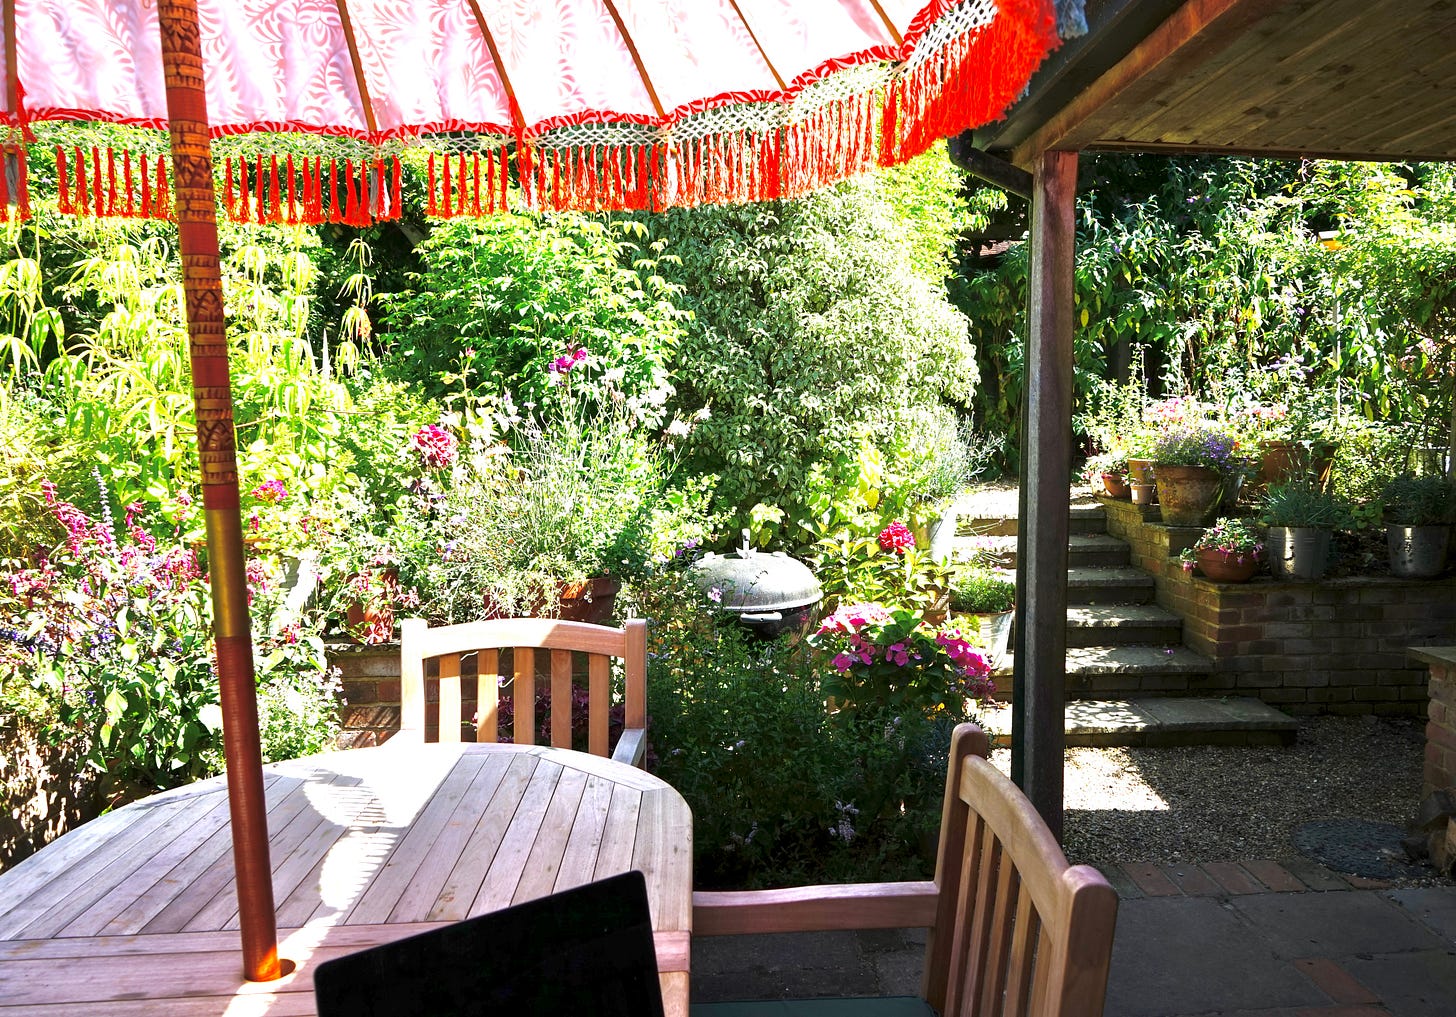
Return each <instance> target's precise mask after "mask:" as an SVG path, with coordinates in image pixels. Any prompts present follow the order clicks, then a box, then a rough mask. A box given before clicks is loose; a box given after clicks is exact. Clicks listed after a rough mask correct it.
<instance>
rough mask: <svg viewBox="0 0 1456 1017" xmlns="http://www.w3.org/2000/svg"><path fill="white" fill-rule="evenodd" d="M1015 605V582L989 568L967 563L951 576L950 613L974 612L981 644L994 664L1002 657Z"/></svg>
mask: <svg viewBox="0 0 1456 1017" xmlns="http://www.w3.org/2000/svg"><path fill="white" fill-rule="evenodd" d="M1015 607H1016V584H1015V583H1013V582H1011V581H1010V580H1007V579H1002V578H1001V577H1000V576H999V575H997V574H996V573H995V572H993V571H991V570H990V569H987V568H981V567H978V566H970V567H967V568H962V569H958V570H957V571H956V573H955V575H954V576H953V577H952V578H951V584H950V610H951V613H952V614H971V615H975V617H976V629H977V631H978V632H979V633H980V637H981V645H982V646H984V647H985V648H986V652H987V655H988V656H989V657H990V658H991V660H992V661H993V662H994V663H998V664H999V663H1000V662H1001V660H1002V659H1003V658H1004V657H1005V656H1006V646H1007V644H1008V643H1009V642H1010V639H1011V619H1012V617H1013V609H1014V608H1015Z"/></svg>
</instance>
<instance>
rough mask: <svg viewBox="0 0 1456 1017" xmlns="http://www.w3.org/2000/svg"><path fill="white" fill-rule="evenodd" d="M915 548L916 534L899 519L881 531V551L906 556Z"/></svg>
mask: <svg viewBox="0 0 1456 1017" xmlns="http://www.w3.org/2000/svg"><path fill="white" fill-rule="evenodd" d="M914 546H915V534H913V533H911V532H910V527H908V526H906V525H905V524H904V523H902V522H900V521H899V520H898V519H897V520H895V521H894V522H893V523H891V524H890V525H889V526H886V527H885V528H884V529H883V530H881V531H880V550H882V551H893V552H894V553H895V554H904V553H905V552H906V551H908V550H909V549H910V548H912V547H914Z"/></svg>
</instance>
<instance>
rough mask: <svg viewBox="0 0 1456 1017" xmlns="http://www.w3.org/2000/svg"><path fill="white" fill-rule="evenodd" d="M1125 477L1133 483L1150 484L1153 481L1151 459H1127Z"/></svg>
mask: <svg viewBox="0 0 1456 1017" xmlns="http://www.w3.org/2000/svg"><path fill="white" fill-rule="evenodd" d="M1127 479H1128V481H1129V482H1130V483H1133V484H1151V483H1152V482H1153V461H1152V460H1151V459H1129V460H1128V461H1127Z"/></svg>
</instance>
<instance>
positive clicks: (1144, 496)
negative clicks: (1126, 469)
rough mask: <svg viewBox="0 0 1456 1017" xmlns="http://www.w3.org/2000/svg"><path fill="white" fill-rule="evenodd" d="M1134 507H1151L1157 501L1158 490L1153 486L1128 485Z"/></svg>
mask: <svg viewBox="0 0 1456 1017" xmlns="http://www.w3.org/2000/svg"><path fill="white" fill-rule="evenodd" d="M1128 490H1130V491H1131V492H1132V503H1133V504H1134V505H1151V504H1153V503H1154V502H1155V501H1157V500H1158V489H1157V487H1156V486H1155V485H1153V484H1129V485H1128Z"/></svg>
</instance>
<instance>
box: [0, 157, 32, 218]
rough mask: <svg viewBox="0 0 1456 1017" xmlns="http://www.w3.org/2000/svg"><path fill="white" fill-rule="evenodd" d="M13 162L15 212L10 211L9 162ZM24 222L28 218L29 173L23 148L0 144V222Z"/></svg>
mask: <svg viewBox="0 0 1456 1017" xmlns="http://www.w3.org/2000/svg"><path fill="white" fill-rule="evenodd" d="M12 159H13V160H15V195H14V197H15V212H14V213H13V214H12V213H11V211H10V198H11V194H10V161H11V160H12ZM12 218H14V219H15V221H16V222H24V221H25V220H27V219H29V218H30V171H29V168H28V167H27V165H26V162H25V146H24V145H22V144H19V143H14V144H11V143H6V144H0V222H10V220H11V219H12Z"/></svg>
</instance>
